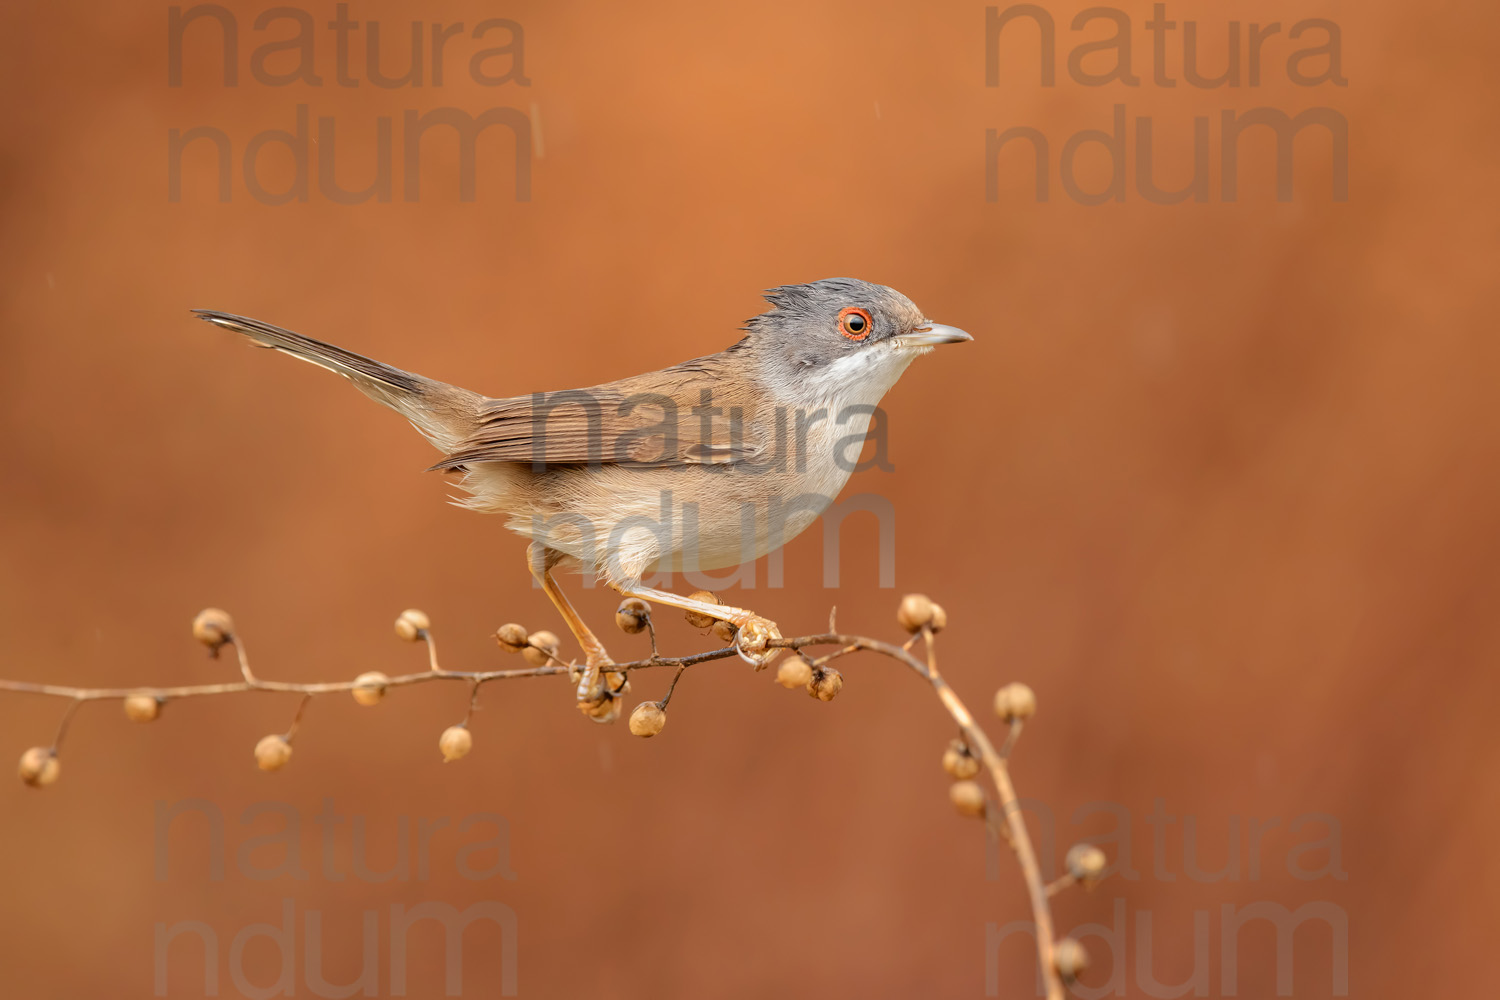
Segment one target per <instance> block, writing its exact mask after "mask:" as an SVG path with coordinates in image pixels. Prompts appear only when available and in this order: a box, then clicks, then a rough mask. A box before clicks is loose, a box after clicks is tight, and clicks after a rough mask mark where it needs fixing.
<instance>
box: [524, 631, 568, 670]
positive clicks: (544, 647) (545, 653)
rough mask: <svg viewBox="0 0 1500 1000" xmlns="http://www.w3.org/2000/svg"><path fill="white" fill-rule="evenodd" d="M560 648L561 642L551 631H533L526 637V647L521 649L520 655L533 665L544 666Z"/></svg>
mask: <svg viewBox="0 0 1500 1000" xmlns="http://www.w3.org/2000/svg"><path fill="white" fill-rule="evenodd" d="M561 648H562V644H561V643H560V642H558V639H557V636H555V635H553V634H552V633H551V632H533V633H531V634H530V635H528V636H527V637H526V648H525V649H523V650H521V655H522V656H524V657H526V662H527V663H529V664H531V665H532V666H533V667H545V666H546V665H547V664H549V663H551V662H552V661H553V659H554V658H556V656H557V651H558V650H559V649H561Z"/></svg>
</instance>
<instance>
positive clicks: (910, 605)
mask: <svg viewBox="0 0 1500 1000" xmlns="http://www.w3.org/2000/svg"><path fill="white" fill-rule="evenodd" d="M932 609H933V603H932V601H931V600H929V599H928V597H927V595H926V594H907V595H906V596H905V597H903V598H901V606H900V607H898V608H897V609H896V621H897V622H899V623H900V624H901V627H902V628H904V629H906V631H908V632H920V631H922V627H923V626H924V625H931V624H932Z"/></svg>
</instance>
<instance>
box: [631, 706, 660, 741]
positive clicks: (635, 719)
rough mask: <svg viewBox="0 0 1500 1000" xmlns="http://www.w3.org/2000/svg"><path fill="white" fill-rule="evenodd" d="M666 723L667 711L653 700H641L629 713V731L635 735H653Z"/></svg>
mask: <svg viewBox="0 0 1500 1000" xmlns="http://www.w3.org/2000/svg"><path fill="white" fill-rule="evenodd" d="M666 724H667V713H666V712H665V711H663V710H662V707H661V705H659V704H657V703H656V702H654V701H643V702H641V703H640V704H639V705H637V706H635V711H633V712H631V713H630V731H631V733H633V734H634V735H636V736H647V737H649V736H655V735H656V734H657V733H659V732H661V729H662V726H665V725H666Z"/></svg>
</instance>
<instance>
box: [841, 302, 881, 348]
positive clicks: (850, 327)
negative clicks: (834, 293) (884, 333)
mask: <svg viewBox="0 0 1500 1000" xmlns="http://www.w3.org/2000/svg"><path fill="white" fill-rule="evenodd" d="M851 317H853V318H854V322H853V323H852V324H851V323H850V318H851ZM874 328H875V324H874V322H872V321H871V319H870V314H869V313H867V312H865V311H864V310H863V309H861V308H859V307H858V306H845V307H844V308H842V309H840V310H839V333H840V334H842V335H843V336H844V337H845V338H847V339H849V340H864V339H865V338H866V337H868V336H869V335H870V331H871V330H873V329H874Z"/></svg>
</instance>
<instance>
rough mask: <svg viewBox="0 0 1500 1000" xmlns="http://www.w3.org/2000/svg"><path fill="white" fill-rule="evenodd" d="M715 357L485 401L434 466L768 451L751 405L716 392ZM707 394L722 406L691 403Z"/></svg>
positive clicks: (685, 460) (682, 460) (630, 460)
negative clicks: (470, 427) (747, 408)
mask: <svg viewBox="0 0 1500 1000" xmlns="http://www.w3.org/2000/svg"><path fill="white" fill-rule="evenodd" d="M720 357H721V356H719V355H715V356H713V357H710V358H700V359H698V360H696V361H690V362H686V363H684V364H682V365H678V366H676V367H674V368H668V369H665V370H664V371H659V372H650V373H648V374H645V375H637V376H635V377H633V378H628V379H622V380H620V381H618V382H609V383H606V384H604V385H599V386H594V387H593V388H590V389H570V390H566V391H563V392H552V393H534V394H532V395H530V396H515V397H512V398H509V399H488V400H485V401H484V402H483V403H482V404H480V410H479V415H478V419H477V420H476V422H475V427H474V431H473V433H471V434H470V435H469V436H468V438H466V439H465V440H464V441H462V442H460V443H459V444H458V447H456V448H455V449H454V450H453V451H452V452H451V453H450V454H449V455H448V457H447V458H445V459H443V461H441V462H439V463H438V464H437V465H434V466H433V468H434V469H456V468H458V467H460V466H466V465H470V464H472V463H476V462H526V463H531V464H534V465H544V466H545V465H586V464H603V465H615V464H640V465H717V464H726V463H734V462H740V461H744V460H745V459H747V458H751V457H754V456H756V455H758V454H760V453H761V452H762V451H763V450H764V448H765V445H766V435H765V434H764V432H763V430H762V428H761V427H760V426H759V423H758V422H757V421H756V420H755V419H754V414H753V413H751V414H749V415H748V416H747V415H746V414H745V412H744V408H743V407H735V406H734V404H733V403H731V401H729V400H727V399H724V398H722V395H721V392H720V391H719V390H721V389H722V388H723V387H724V385H725V384H726V383H725V382H724V380H723V379H722V378H721V372H720V365H721V364H722V362H721V361H720V360H719V358H720ZM730 384H732V383H730ZM705 393H706V394H707V396H706V400H705ZM705 401H706V402H707V405H709V406H710V407H716V408H718V410H719V411H720V412H718V413H716V414H705V413H703V412H702V411H701V410H700V411H699V412H694V410H695V408H698V407H701V406H703V405H704V404H705ZM705 416H707V421H705Z"/></svg>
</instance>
